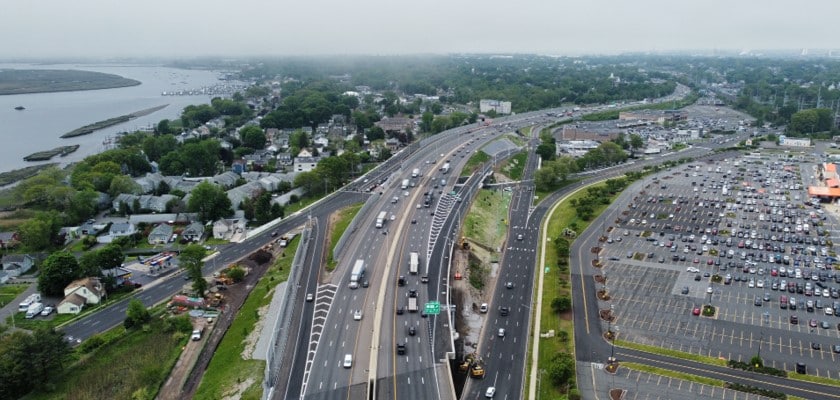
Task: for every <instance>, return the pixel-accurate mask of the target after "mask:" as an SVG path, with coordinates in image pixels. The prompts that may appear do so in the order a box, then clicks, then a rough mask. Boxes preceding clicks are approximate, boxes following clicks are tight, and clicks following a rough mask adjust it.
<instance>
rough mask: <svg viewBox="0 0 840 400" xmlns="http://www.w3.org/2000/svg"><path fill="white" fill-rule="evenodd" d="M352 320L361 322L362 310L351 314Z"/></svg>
mask: <svg viewBox="0 0 840 400" xmlns="http://www.w3.org/2000/svg"><path fill="white" fill-rule="evenodd" d="M353 320H354V321H361V320H362V310H356V311H354V312H353Z"/></svg>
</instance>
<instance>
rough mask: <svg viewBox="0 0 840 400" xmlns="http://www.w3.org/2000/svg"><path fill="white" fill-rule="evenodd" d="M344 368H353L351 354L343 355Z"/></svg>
mask: <svg viewBox="0 0 840 400" xmlns="http://www.w3.org/2000/svg"><path fill="white" fill-rule="evenodd" d="M343 366H344V368H352V367H353V355H352V354H345V355H344V364H343Z"/></svg>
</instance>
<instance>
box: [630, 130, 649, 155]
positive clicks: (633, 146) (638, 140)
mask: <svg viewBox="0 0 840 400" xmlns="http://www.w3.org/2000/svg"><path fill="white" fill-rule="evenodd" d="M644 146H645V140H644V139H642V137H641V136H639V135H637V134H635V133H633V134H630V152H631V154H634V155H635V154H636V150H638V149H641V148H642V147H644Z"/></svg>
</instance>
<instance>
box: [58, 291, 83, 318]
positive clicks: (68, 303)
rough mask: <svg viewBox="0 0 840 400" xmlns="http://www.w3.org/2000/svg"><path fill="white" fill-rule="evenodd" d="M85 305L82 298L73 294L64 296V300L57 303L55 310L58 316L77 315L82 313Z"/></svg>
mask: <svg viewBox="0 0 840 400" xmlns="http://www.w3.org/2000/svg"><path fill="white" fill-rule="evenodd" d="M85 303H86V302H85V298H84V297H82V296H80V295H78V294H75V293H73V294H71V295H70V296H65V297H64V300H61V302H60V303H58V307H56V310H57V312H58V313H59V314H78V313H80V312H82V309H83V308H84V307H85Z"/></svg>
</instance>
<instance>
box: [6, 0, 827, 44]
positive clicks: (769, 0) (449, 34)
mask: <svg viewBox="0 0 840 400" xmlns="http://www.w3.org/2000/svg"><path fill="white" fill-rule="evenodd" d="M2 3H3V4H2V7H0V10H2V11H0V13H1V15H2V16H3V17H2V21H3V22H2V24H0V37H2V38H3V39H2V40H0V59H10V58H54V57H144V56H153V57H195V56H222V57H233V56H276V55H345V54H370V55H393V54H418V53H436V54H446V53H537V54H552V55H579V54H615V53H623V52H640V51H641V52H649V51H650V52H657V51H676V50H707V51H708V50H734V51H759V50H762V49H803V48H808V49H833V48H836V49H838V50H840V40H839V39H838V38H840V35H838V33H837V30H836V28H834V26H835V21H834V19H835V18H836V16H837V15H840V0H800V1H790V0H636V1H632V0H578V1H568V0H482V1H475V0H423V1H405V0H118V1H114V0H72V1H68V0H23V1H20V0H18V1H14V0H2Z"/></svg>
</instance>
